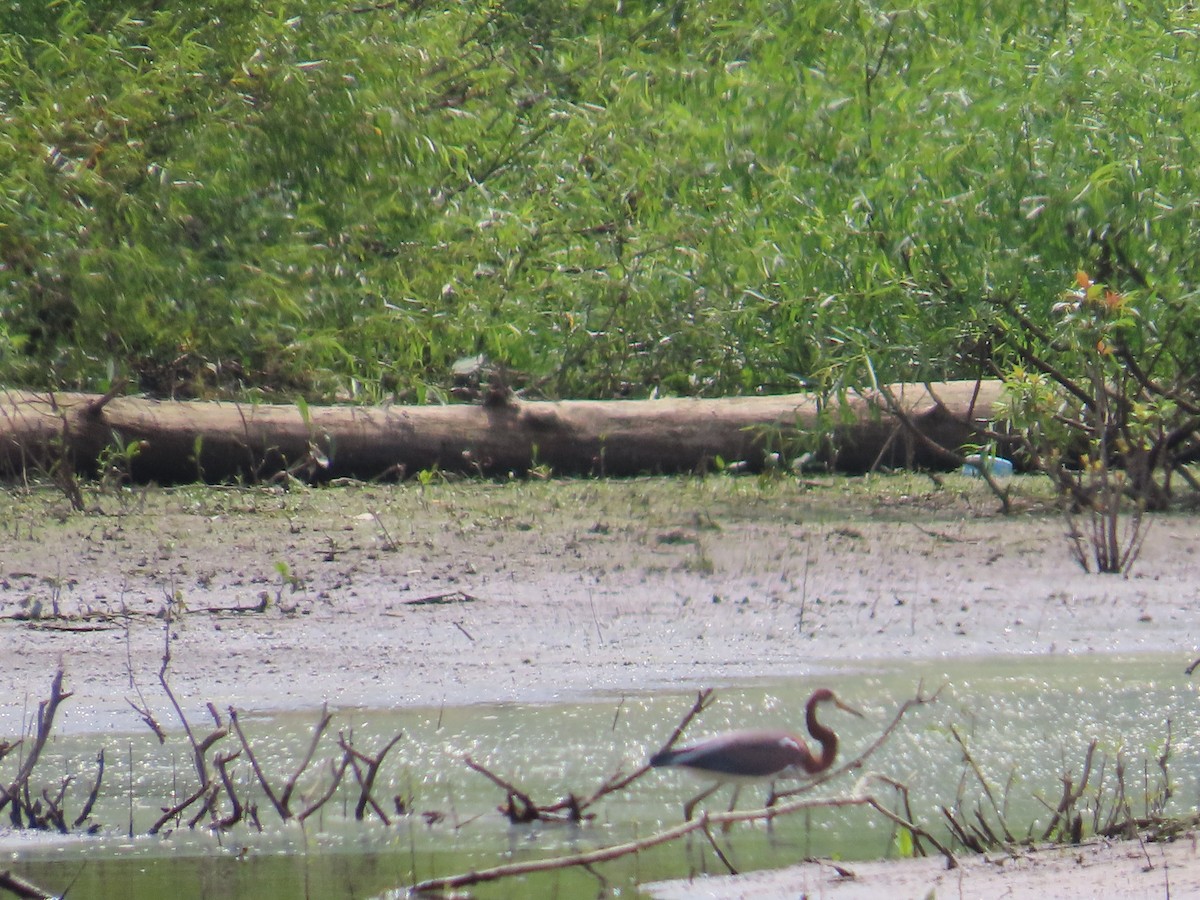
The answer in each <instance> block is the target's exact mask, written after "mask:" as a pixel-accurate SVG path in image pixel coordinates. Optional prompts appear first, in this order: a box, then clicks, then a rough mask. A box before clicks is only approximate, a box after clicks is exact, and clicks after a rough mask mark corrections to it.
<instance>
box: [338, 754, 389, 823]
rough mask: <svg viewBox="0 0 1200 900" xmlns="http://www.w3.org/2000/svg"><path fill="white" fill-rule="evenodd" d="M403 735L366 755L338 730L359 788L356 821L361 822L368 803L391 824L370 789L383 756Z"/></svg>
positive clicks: (355, 808)
mask: <svg viewBox="0 0 1200 900" xmlns="http://www.w3.org/2000/svg"><path fill="white" fill-rule="evenodd" d="M403 737H404V735H403V734H397V735H396V736H395V737H393V738H392V739H391V740H390V741H388V742H387V744H386V745H385V746H384V748H383V749H382V750H380V751H379V754H378V755H377V756H368V755H367V754H365V753H363V752H361V751H359V750H356V749H355V748H354V746H353V744H351V743H350V740H349V739H348V738H346V736H345V735H343V734H341V733H340V732H339V734H338V745H339V746H340V747H341V748H342V750H343V751H345V753H346V755H347V757H348V758H349V760H350V766H351V768H352V769H353V771H354V779H355V781H357V782H358V786H359V788H360V790H359V795H358V802H357V803H356V804H355V805H354V818H355V820H356V821H359V822H361V821H362V820H363V816H364V815H365V813H366V809H367V805H368V804H369V805H370V806H371V808H372V809H373V810H375V814H376V815H377V816H379V818H380V819H381V820H382V821H383V824H384V825H390V824H391V820H390V819H389V818H388V816H387V814H386V813H384V811H383V809H382V808H381V807H380V806H379V804H378V803H376V802H375V800H373V799H372V797H371V791H372V790H374V788H375V778H376V777H377V776H378V774H379V767H380V766H381V765H382V764H383V759H384V757H385V756H387V754H388V751H389V750H391V749H392V748H393V747H395V746H396V744H398V743H400V740H401V739H402V738H403ZM360 762H361V763H362V764H363V765H365V766H366V772H365V773H364V772H362V771H361V770H360V769H359V765H358V764H359V763H360Z"/></svg>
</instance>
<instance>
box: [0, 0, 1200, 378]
mask: <svg viewBox="0 0 1200 900" xmlns="http://www.w3.org/2000/svg"><path fill="white" fill-rule="evenodd" d="M1198 96H1200V26H1198V24H1197V19H1196V15H1195V12H1194V10H1193V9H1192V8H1191V6H1190V4H1185V3H1177V4H1161V3H1154V2H1145V3H1142V2H1131V3H1124V4H1112V3H1107V2H1103V0H1082V2H1076V3H1067V2H1065V0H1064V2H1060V3H1053V4H1045V3H1041V2H1031V0H1008V2H1001V0H995V2H988V0H960V2H949V3H947V2H935V0H918V2H917V3H915V4H914V5H912V6H908V7H905V8H889V7H883V6H875V5H873V4H871V3H868V2H853V3H845V2H842V0H837V2H834V0H814V2H808V3H793V2H787V0H751V2H748V3H733V2H728V0H712V2H704V0H693V2H682V0H681V2H670V3H641V2H636V0H630V2H623V0H621V2H617V3H616V4H612V3H598V4H597V3H580V2H568V0H550V2H543V0H536V2H535V0H512V2H502V0H497V2H492V3H486V4H474V3H447V4H427V3H424V2H421V0H414V2H407V3H406V2H402V3H399V4H395V3H373V2H370V0H366V2H325V3H319V2H310V0H295V2H291V3H272V2H240V0H239V2H228V0H222V2H213V3H207V4H190V3H179V2H174V0H167V2H164V3H156V4H152V5H151V4H146V5H145V8H144V9H141V10H137V11H130V10H129V9H128V8H127V5H126V4H120V3H115V2H111V0H103V2H80V0H64V2H55V3H44V2H36V3H35V2H25V0H18V2H15V3H12V4H7V5H6V6H5V8H4V10H3V11H0V276H2V278H0V383H5V384H9V385H31V386H58V387H79V388H85V389H104V388H105V387H106V386H107V385H108V384H109V383H110V382H111V380H112V379H114V378H116V377H127V378H129V379H130V380H131V381H132V382H133V383H134V384H135V385H139V386H140V387H141V388H143V389H146V390H151V391H154V392H157V393H160V394H174V395H180V396H188V395H196V394H201V395H208V394H213V393H215V392H219V391H227V390H235V391H244V390H246V389H249V390H250V391H252V392H261V393H264V394H267V393H269V394H272V395H275V396H280V395H282V396H283V397H287V398H290V397H293V396H305V397H308V398H310V399H329V398H333V397H341V398H347V397H353V398H360V399H366V400H374V399H380V398H382V397H386V396H393V395H394V396H396V397H397V398H398V399H400V400H403V401H409V402H411V401H425V400H431V399H437V398H438V397H440V396H441V395H442V394H443V392H444V390H445V388H446V386H447V385H448V384H449V382H450V367H451V365H452V364H453V362H454V361H455V360H456V359H458V358H460V357H465V356H472V355H475V354H485V355H486V356H487V357H488V358H489V359H492V360H495V361H497V362H499V363H502V364H504V365H505V366H507V367H509V368H510V369H511V370H512V372H513V373H514V374H512V375H510V377H511V378H512V379H514V380H515V381H516V383H517V384H519V385H521V386H525V387H528V388H530V389H531V390H533V391H536V392H538V393H540V394H543V395H548V396H576V397H582V396H600V397H606V396H614V395H622V394H632V395H644V394H645V393H647V392H649V391H651V390H658V391H660V392H675V393H697V394H710V395H711V394H722V393H734V392H751V391H758V390H765V391H780V390H792V389H797V388H799V387H801V386H810V387H815V388H819V389H831V388H835V387H837V386H838V385H840V384H845V383H862V382H863V381H864V380H867V379H869V378H871V377H878V378H880V379H910V378H913V377H934V378H937V377H944V376H964V375H965V376H971V375H974V374H976V373H978V372H980V371H983V372H987V371H988V370H989V366H990V365H991V363H992V362H995V363H997V364H999V366H1000V368H1001V371H1006V370H1007V367H1008V365H1009V364H1010V363H1012V362H1023V364H1026V365H1027V364H1028V359H1026V360H1024V361H1022V360H1021V359H1020V357H1019V356H1018V355H1017V351H1018V350H1019V349H1021V347H1024V346H1025V344H1024V343H1022V342H1026V343H1027V342H1028V341H1030V340H1035V339H1036V338H1037V332H1036V331H1034V332H1031V331H1030V326H1031V325H1032V326H1037V327H1038V328H1045V329H1048V331H1047V332H1046V333H1045V334H1044V335H1043V336H1052V335H1051V334H1050V332H1052V331H1053V330H1054V328H1055V327H1057V325H1056V323H1057V322H1058V320H1057V319H1056V316H1057V315H1058V313H1056V312H1055V306H1056V304H1059V302H1060V299H1061V295H1062V292H1063V291H1064V289H1066V288H1069V287H1071V286H1072V284H1073V283H1074V278H1075V272H1076V270H1077V269H1083V270H1086V271H1087V272H1089V273H1090V274H1091V275H1092V277H1093V278H1094V279H1095V280H1096V281H1097V282H1098V283H1104V284H1108V285H1111V286H1112V287H1114V288H1115V289H1117V290H1119V291H1121V292H1122V296H1123V297H1124V298H1126V299H1127V302H1128V306H1127V309H1126V310H1125V311H1126V312H1129V313H1130V316H1129V321H1131V322H1132V323H1133V324H1132V326H1130V327H1131V328H1132V329H1133V330H1136V331H1137V334H1136V335H1135V336H1134V338H1133V341H1134V343H1137V342H1141V344H1142V345H1148V344H1149V345H1153V347H1152V349H1154V350H1157V349H1158V348H1159V346H1160V343H1161V342H1162V341H1166V340H1174V341H1178V342H1180V343H1179V344H1178V345H1177V347H1176V349H1173V350H1169V351H1168V352H1166V353H1164V354H1161V356H1162V358H1163V359H1166V360H1167V361H1168V362H1169V365H1170V366H1171V368H1170V370H1169V371H1157V372H1155V373H1154V374H1155V377H1157V378H1159V379H1160V380H1162V381H1164V383H1165V382H1170V383H1172V384H1174V383H1176V382H1175V379H1176V377H1177V376H1178V375H1179V374H1180V373H1179V372H1178V371H1177V367H1178V365H1179V364H1180V363H1181V362H1182V363H1184V364H1185V368H1186V363H1187V362H1188V360H1189V358H1190V357H1194V355H1195V354H1194V353H1190V352H1188V351H1186V350H1184V351H1180V350H1179V349H1178V347H1194V346H1195V343H1196V332H1197V327H1196V321H1197V315H1196V313H1195V310H1194V306H1195V290H1196V285H1197V284H1200V259H1198V256H1197V248H1200V150H1198V148H1197V147H1196V144H1195V135H1196V134H1200V104H1198V103H1197V97H1198ZM1018 314H1019V315H1018ZM1022 317H1027V318H1022ZM1160 325H1161V326H1162V327H1159V326H1160ZM1128 330H1129V329H1127V331H1128ZM1031 335H1032V337H1031ZM1046 352H1049V351H1048V350H1047V351H1046ZM1041 355H1044V354H1041ZM1158 358H1159V357H1155V359H1156V360H1157V359H1158ZM1193 368H1194V365H1193ZM1183 377H1184V378H1185V379H1186V378H1191V377H1192V374H1191V370H1189V371H1188V372H1185V373H1183Z"/></svg>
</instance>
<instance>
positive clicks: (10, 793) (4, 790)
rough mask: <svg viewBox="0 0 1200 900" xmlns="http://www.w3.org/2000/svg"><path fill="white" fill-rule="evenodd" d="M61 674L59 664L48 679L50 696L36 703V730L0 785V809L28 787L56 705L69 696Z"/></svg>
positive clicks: (51, 725) (49, 729) (52, 725)
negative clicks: (21, 758)
mask: <svg viewBox="0 0 1200 900" xmlns="http://www.w3.org/2000/svg"><path fill="white" fill-rule="evenodd" d="M63 674H64V673H63V669H62V667H61V666H60V667H59V669H58V671H57V672H55V673H54V677H53V678H52V679H50V697H49V698H48V699H46V700H43V701H42V702H41V703H39V704H38V712H37V731H36V733H35V734H34V739H33V744H32V745H31V746H30V748H29V755H28V756H27V757H25V761H24V762H23V763H22V764H21V767H20V768H19V769H18V770H17V774H16V776H15V777H14V778H13V780H12V781H11V782H9V784H8V786H7V787H5V786H0V810H2V809H4V807H5V806H7V805H8V804H9V803H10V802H11V803H15V802H19V800H18V798H19V796H20V793H21V792H22V791H23V790H26V789H27V788H28V786H29V777H30V775H32V774H33V769H34V767H35V766H36V765H37V762H38V759H39V758H40V757H41V755H42V750H43V749H45V747H46V741H47V740H49V738H50V731H51V729H53V727H54V716H55V714H56V713H57V712H58V707H59V705H60V704H61V703H62V702H63V701H64V700H66V699H67V698H68V697H70V696H71V692H70V691H64V690H63V686H62V685H63Z"/></svg>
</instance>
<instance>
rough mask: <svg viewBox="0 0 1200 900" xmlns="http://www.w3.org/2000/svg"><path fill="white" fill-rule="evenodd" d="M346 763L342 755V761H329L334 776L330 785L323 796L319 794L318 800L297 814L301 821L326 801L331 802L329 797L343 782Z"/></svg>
mask: <svg viewBox="0 0 1200 900" xmlns="http://www.w3.org/2000/svg"><path fill="white" fill-rule="evenodd" d="M346 765H347V763H346V758H345V757H342V760H341V762H337V763H335V762H334V761H333V760H330V761H329V768H330V771H331V774H332V776H333V777H332V779H331V780H330V782H329V787H328V788H327V789H326V791H325V793H323V794H321V796H319V797H318V798H317V799H316V800H314V801H313V802H312V803H310V804H309V805H308V806H307V807H305V808H304V809H303V810H301V811H300V812H299V813H297V814H296V818H297V819H298V820H299V821H301V822H303V821H304V820H305V819H307V818H308V817H309V816H311V815H312V814H313V813H315V812H316V811H317V810H319V809H320V808H321V807H322V806H324V805H325V804H326V803H328V802H329V798H330V797H332V796H333V795H334V793H335V792H336V791H337V789H338V785H340V784H341V783H342V776H343V775H345V774H346Z"/></svg>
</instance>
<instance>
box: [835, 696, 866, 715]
mask: <svg viewBox="0 0 1200 900" xmlns="http://www.w3.org/2000/svg"><path fill="white" fill-rule="evenodd" d="M833 702H834V703H835V704H836V705H837V708H838V709H840V710H842V711H843V712H848V713H850V714H851V715H852V716H858V717H859V718H860V719H865V718H866V716H864V715H863V714H862V713H861V712H860V711H859V710H857V709H855V708H854V707H853V706H851V705H850V704H849V703H843V702H842V701H841V699H840V698H838V697H834V698H833Z"/></svg>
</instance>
